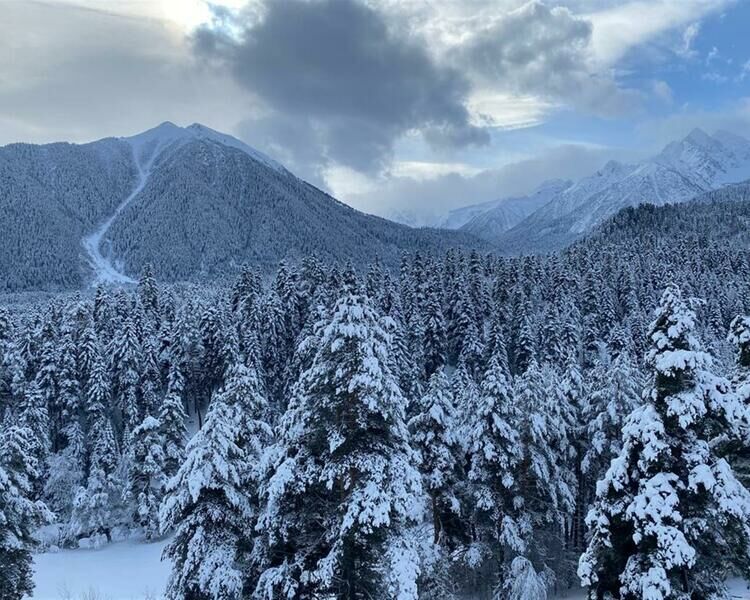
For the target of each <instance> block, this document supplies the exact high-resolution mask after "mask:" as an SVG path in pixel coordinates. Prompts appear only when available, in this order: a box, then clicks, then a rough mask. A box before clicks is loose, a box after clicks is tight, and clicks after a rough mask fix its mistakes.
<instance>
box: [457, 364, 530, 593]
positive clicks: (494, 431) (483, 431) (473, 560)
mask: <svg viewBox="0 0 750 600" xmlns="http://www.w3.org/2000/svg"><path fill="white" fill-rule="evenodd" d="M469 411H470V412H469V414H470V415H471V420H470V427H469V428H468V431H467V435H468V458H469V471H468V480H469V482H470V483H471V485H472V494H473V503H472V506H473V514H472V528H473V530H474V532H475V533H474V540H473V543H472V545H471V546H470V548H469V552H468V554H467V562H468V564H469V566H470V567H471V568H472V569H474V570H475V571H476V572H477V574H478V582H479V584H480V586H482V587H483V588H484V589H485V592H487V591H491V590H494V589H495V587H496V586H497V584H498V581H499V579H498V578H499V577H502V576H503V575H505V574H507V573H505V572H504V571H505V570H506V569H507V567H508V566H509V565H510V561H511V560H512V559H513V558H514V557H515V556H518V555H519V554H522V553H524V552H525V551H526V540H527V537H528V533H529V528H530V525H531V524H530V522H529V520H528V518H527V516H526V515H525V514H524V513H523V510H522V507H521V505H520V504H519V502H518V500H519V497H520V495H519V493H520V490H519V488H518V483H519V481H518V473H517V469H518V466H519V464H520V463H521V460H522V458H523V447H522V445H521V439H520V436H519V433H518V431H517V429H516V421H517V416H516V409H515V402H514V400H513V396H512V389H511V387H510V384H509V383H508V375H507V373H506V372H505V371H504V369H503V367H502V366H501V359H500V357H499V356H493V357H492V358H491V359H490V364H489V366H488V367H487V371H486V372H485V374H484V378H483V379H482V383H481V386H480V389H479V394H478V397H477V401H476V405H475V406H474V407H471V408H469Z"/></svg>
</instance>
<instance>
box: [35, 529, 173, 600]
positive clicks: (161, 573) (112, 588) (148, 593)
mask: <svg viewBox="0 0 750 600" xmlns="http://www.w3.org/2000/svg"><path fill="white" fill-rule="evenodd" d="M165 545H166V541H160V542H154V543H150V544H147V543H144V542H139V541H127V542H118V543H114V544H109V545H107V546H103V547H101V548H98V549H96V550H61V551H59V552H49V553H46V554H38V555H36V556H35V557H34V583H35V584H36V589H35V590H34V595H33V596H32V598H34V600H159V599H160V598H161V597H162V592H163V591H164V588H165V586H166V583H167V577H168V576H169V570H170V567H171V565H170V563H169V562H162V561H161V553H162V550H163V549H164V546H165Z"/></svg>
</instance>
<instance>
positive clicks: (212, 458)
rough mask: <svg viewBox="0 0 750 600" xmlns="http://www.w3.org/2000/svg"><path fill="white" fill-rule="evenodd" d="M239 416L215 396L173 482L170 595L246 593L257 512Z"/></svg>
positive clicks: (195, 599) (215, 597)
mask: <svg viewBox="0 0 750 600" xmlns="http://www.w3.org/2000/svg"><path fill="white" fill-rule="evenodd" d="M239 417H240V415H239V414H238V409H237V408H236V407H232V406H229V405H227V404H226V403H225V402H224V401H223V399H222V398H221V397H219V398H217V399H216V400H214V402H212V403H211V407H210V408H209V411H208V414H207V416H206V422H205V423H204V424H203V427H201V429H200V431H199V432H198V433H197V434H196V435H195V437H193V439H191V440H190V442H189V444H188V447H187V459H186V460H185V462H184V463H183V465H182V466H181V467H180V469H179V471H178V472H177V475H176V476H175V477H174V478H173V479H172V480H171V481H170V482H169V484H168V485H167V493H166V496H165V498H164V501H163V503H162V506H161V510H160V515H161V523H162V532H167V531H169V530H171V529H175V535H174V537H173V539H172V540H171V541H170V542H169V544H168V545H167V547H166V548H165V549H164V558H165V559H171V560H172V561H173V566H172V574H171V576H170V579H169V583H168V585H167V591H166V598H167V599H168V600H183V599H190V600H235V599H236V600H239V599H240V598H243V597H245V596H243V586H244V579H245V572H244V568H243V562H244V561H243V558H244V555H243V552H244V551H246V549H247V542H246V540H247V536H248V535H250V534H251V532H252V529H253V524H254V520H255V514H254V511H253V507H252V504H251V503H250V502H249V501H248V498H247V495H246V493H247V490H246V483H247V477H246V473H245V472H246V470H247V469H248V466H249V463H248V461H247V460H246V455H245V453H244V452H243V451H242V450H241V448H240V447H239V446H238V445H237V441H238V439H239V435H240V427H239V423H240V418H239Z"/></svg>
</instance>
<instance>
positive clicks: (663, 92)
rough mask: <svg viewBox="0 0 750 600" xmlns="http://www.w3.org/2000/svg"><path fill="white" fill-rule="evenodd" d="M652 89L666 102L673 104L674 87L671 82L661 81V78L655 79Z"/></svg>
mask: <svg viewBox="0 0 750 600" xmlns="http://www.w3.org/2000/svg"><path fill="white" fill-rule="evenodd" d="M651 89H652V91H653V92H654V95H655V96H656V97H657V98H659V100H661V101H662V102H664V103H665V104H672V103H673V102H674V94H673V92H672V88H671V87H669V84H668V83H667V82H666V81H661V80H659V79H657V80H655V81H654V82H652V84H651Z"/></svg>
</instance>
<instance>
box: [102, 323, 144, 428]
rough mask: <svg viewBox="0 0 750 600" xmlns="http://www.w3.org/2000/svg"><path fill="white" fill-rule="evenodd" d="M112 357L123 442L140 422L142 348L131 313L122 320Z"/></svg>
mask: <svg viewBox="0 0 750 600" xmlns="http://www.w3.org/2000/svg"><path fill="white" fill-rule="evenodd" d="M109 354H110V357H111V368H112V381H113V383H114V386H113V389H114V394H113V398H114V399H115V401H116V406H117V408H118V410H119V412H120V415H119V416H120V419H119V421H120V422H121V423H122V431H123V433H124V435H123V439H125V438H126V437H127V436H128V435H130V434H131V433H132V431H133V430H134V429H135V428H136V427H137V426H138V424H139V422H140V414H141V406H140V401H139V394H138V388H139V384H140V373H141V371H142V369H141V360H142V346H141V343H140V340H139V339H138V331H137V328H136V323H135V319H134V318H133V316H132V315H131V314H129V313H127V314H125V315H124V317H123V322H122V326H121V329H120V330H119V331H118V333H117V335H116V336H115V337H114V338H113V339H112V342H111V347H110V349H109Z"/></svg>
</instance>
